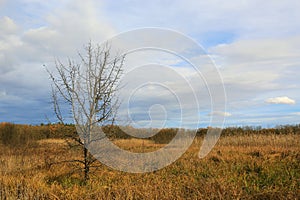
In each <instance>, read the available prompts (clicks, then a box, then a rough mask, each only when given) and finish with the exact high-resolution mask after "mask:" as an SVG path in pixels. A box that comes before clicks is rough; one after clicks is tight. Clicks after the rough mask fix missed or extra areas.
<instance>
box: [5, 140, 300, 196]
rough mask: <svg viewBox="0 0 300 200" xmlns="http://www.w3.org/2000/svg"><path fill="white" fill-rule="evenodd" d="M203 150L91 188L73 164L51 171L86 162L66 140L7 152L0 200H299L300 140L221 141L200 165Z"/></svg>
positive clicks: (128, 143)
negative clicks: (78, 160)
mask: <svg viewBox="0 0 300 200" xmlns="http://www.w3.org/2000/svg"><path fill="white" fill-rule="evenodd" d="M115 143H116V144H117V145H119V146H120V147H123V148H124V149H130V150H133V151H138V152H146V151H147V150H148V151H149V150H154V149H157V148H159V147H161V146H162V145H158V144H155V143H153V142H151V141H147V140H139V139H131V140H117V141H115ZM201 143H202V139H201V138H197V139H195V141H194V143H193V145H192V146H191V147H190V149H189V150H188V151H187V152H186V153H185V154H184V155H183V156H182V157H181V158H180V159H179V160H177V161H176V162H175V163H173V164H171V165H170V166H167V167H166V168H164V169H161V170H159V171H156V172H152V173H145V174H130V173H125V172H119V171H115V170H113V169H110V168H108V167H106V166H103V165H101V166H100V167H99V169H98V170H96V171H95V172H94V173H92V174H91V180H90V181H89V182H88V183H87V184H86V185H83V184H82V183H83V182H82V175H81V173H80V172H78V171H75V172H73V169H75V168H74V166H73V165H72V164H71V163H63V164H57V165H50V164H51V163H54V162H57V161H61V160H67V159H70V158H78V157H79V156H80V151H79V150H78V149H69V148H68V146H67V144H66V143H64V141H62V140H53V139H50V140H42V141H39V142H38V143H37V144H36V145H35V146H26V147H22V148H9V147H5V146H0V199H299V198H300V195H299V194H300V135H251V136H228V137H222V138H221V139H220V140H219V142H218V143H217V145H216V146H215V148H214V149H213V150H212V152H211V153H210V154H209V155H208V156H207V157H205V158H204V159H199V158H198V151H199V148H200V146H201ZM98 164H99V163H98ZM72 172H73V173H72Z"/></svg>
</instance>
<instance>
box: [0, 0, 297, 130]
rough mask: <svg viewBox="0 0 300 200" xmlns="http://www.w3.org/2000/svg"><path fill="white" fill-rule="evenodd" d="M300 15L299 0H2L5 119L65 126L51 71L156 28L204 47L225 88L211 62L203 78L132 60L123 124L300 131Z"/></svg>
mask: <svg viewBox="0 0 300 200" xmlns="http://www.w3.org/2000/svg"><path fill="white" fill-rule="evenodd" d="M299 8H300V2H299V1H298V0H286V1H280V0H273V1H258V0H230V1H221V0H211V1H206V0H205V1H204V0H187V1H176V0H173V1H168V0H160V1H158V0H153V1H135V0H133V1H129V0H120V1H108V0H102V1H96V0H95V1H93V0H87V1H84V2H83V1H79V0H72V1H71V0H49V1H41V0H0V122H13V123H26V124H40V123H48V122H49V121H50V122H56V121H57V119H55V116H54V113H53V107H52V104H51V90H50V88H51V87H50V85H51V81H50V80H49V75H48V74H47V71H46V70H45V67H44V66H47V67H49V68H51V67H53V66H54V61H55V59H60V60H61V61H67V59H68V58H74V59H76V56H78V54H77V53H78V52H80V51H81V50H82V49H83V47H84V45H85V44H86V43H87V42H89V41H93V42H94V43H102V42H104V41H106V40H108V39H110V38H112V37H117V36H118V35H119V34H122V33H126V32H130V31H132V30H136V29H140V28H149V27H155V28H161V29H163V30H172V31H175V32H177V33H180V34H182V35H184V36H186V37H187V38H190V39H191V40H193V41H194V42H196V43H197V44H199V46H201V47H203V52H206V54H207V55H208V56H209V58H210V59H211V60H212V63H213V67H214V68H215V69H216V70H217V71H218V72H219V75H220V77H221V79H218V80H221V82H218V84H215V85H214V84H211V85H210V86H209V87H210V90H207V85H206V83H207V81H208V82H209V83H213V81H215V80H216V79H217V78H218V77H217V75H216V74H213V73H209V72H207V73H206V71H205V63H203V62H199V63H200V65H201V66H200V68H201V67H202V68H201V70H202V72H203V74H204V75H205V77H204V78H203V77H202V78H201V77H200V76H199V74H197V70H195V68H193V67H192V66H191V65H190V63H188V62H187V61H186V60H184V61H183V60H182V59H181V58H180V57H178V56H176V55H172V54H170V52H169V53H168V52H161V51H157V50H156V51H155V50H149V51H146V50H145V51H137V52H135V53H130V54H129V55H128V58H126V60H125V68H126V70H127V71H126V70H125V71H126V76H124V80H126V81H127V84H126V87H127V88H125V89H123V90H122V91H120V95H121V97H122V98H124V99H126V101H125V102H124V103H123V104H122V105H121V106H120V110H119V112H118V113H119V115H120V118H122V119H126V120H127V121H130V122H131V123H133V124H134V125H135V126H137V127H178V126H179V127H180V126H182V127H184V128H195V127H206V126H209V125H211V124H212V117H216V118H218V117H219V118H218V119H219V120H220V122H222V123H223V125H224V126H246V125H249V126H263V127H273V126H276V125H284V124H299V123H300V92H299V91H300V81H299V77H300V23H299V19H300V12H299ZM167 32H168V31H167ZM149 37H152V36H150V33H149V32H148V35H147V32H146V33H145V35H144V39H145V40H147V39H149ZM164 37H165V38H159V40H160V41H162V43H163V41H170V37H169V36H168V35H165V36H164ZM171 45H172V47H174V48H177V49H180V48H183V45H182V44H181V43H179V42H178V43H176V42H174V43H172V44H171ZM181 52H183V51H181ZM203 52H198V53H199V55H193V56H194V57H191V60H197V59H202V57H201V55H202V53H203ZM194 53H197V52H194ZM202 61H203V60H202ZM202 65H203V66H202ZM133 66H134V67H133ZM215 72H216V71H214V73H215ZM146 80H147V81H146ZM221 83H222V84H221ZM223 87H224V88H225V94H226V95H225V97H224V96H222V95H221V90H220V89H222V88H223ZM211 94H213V98H215V99H214V100H213V101H212V100H211V98H212V96H211ZM122 98H121V99H122ZM212 102H213V103H216V104H218V103H220V104H222V103H224V104H225V106H224V109H223V107H222V108H220V109H212V107H213V106H212V105H210V103H212ZM126 120H124V121H126ZM223 120H224V121H223ZM120 121H121V120H120Z"/></svg>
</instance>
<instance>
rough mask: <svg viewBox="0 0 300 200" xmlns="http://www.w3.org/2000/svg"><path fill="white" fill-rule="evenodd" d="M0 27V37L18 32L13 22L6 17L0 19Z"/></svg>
mask: <svg viewBox="0 0 300 200" xmlns="http://www.w3.org/2000/svg"><path fill="white" fill-rule="evenodd" d="M0 27H1V29H0V35H2V34H12V33H15V32H16V31H17V30H18V26H17V25H16V24H15V22H14V21H13V20H12V19H11V18H9V17H7V16H4V17H2V18H0ZM2 36H3V35H2Z"/></svg>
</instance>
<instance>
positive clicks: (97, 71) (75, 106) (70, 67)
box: [47, 42, 125, 182]
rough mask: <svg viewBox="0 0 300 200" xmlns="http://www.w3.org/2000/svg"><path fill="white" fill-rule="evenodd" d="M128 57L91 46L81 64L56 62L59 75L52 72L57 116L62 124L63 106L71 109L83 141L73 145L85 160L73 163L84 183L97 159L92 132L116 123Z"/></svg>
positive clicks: (90, 44)
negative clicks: (80, 148)
mask: <svg viewBox="0 0 300 200" xmlns="http://www.w3.org/2000/svg"><path fill="white" fill-rule="evenodd" d="M124 58H125V55H112V52H111V48H110V45H108V44H104V45H96V46H93V45H92V43H91V42H90V43H88V45H87V46H86V47H85V55H83V54H80V53H79V61H77V62H75V61H72V60H70V59H69V60H68V63H67V64H63V63H62V62H61V61H59V60H57V61H56V65H55V66H56V72H50V70H47V71H48V73H49V74H50V77H51V80H52V82H53V85H52V98H53V105H54V112H55V114H56V117H57V118H58V119H59V121H60V122H61V123H64V121H65V118H64V117H65V116H64V114H63V111H64V110H63V109H62V106H65V105H66V104H67V105H68V106H69V107H70V110H71V115H72V118H73V119H74V120H75V123H76V125H77V129H76V130H77V133H78V134H79V135H80V137H76V136H73V139H74V141H76V143H77V144H78V145H80V146H81V147H82V150H83V152H82V159H81V160H72V162H77V163H79V164H80V165H81V166H82V169H83V172H84V181H85V182H86V181H87V180H89V173H90V167H91V165H92V164H93V163H94V162H95V158H93V156H92V155H91V154H90V153H89V151H88V149H89V145H90V144H91V143H92V142H93V141H94V140H95V139H101V138H95V137H93V128H94V127H95V126H97V127H100V126H103V125H106V124H110V123H113V122H114V119H115V114H116V111H117V108H118V97H117V96H116V91H117V90H118V89H119V84H118V83H119V80H120V76H121V74H122V66H123V63H124Z"/></svg>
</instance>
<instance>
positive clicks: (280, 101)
mask: <svg viewBox="0 0 300 200" xmlns="http://www.w3.org/2000/svg"><path fill="white" fill-rule="evenodd" d="M266 103H270V104H289V105H293V104H296V101H295V100H293V99H290V98H289V97H286V96H282V97H274V98H269V99H267V100H266Z"/></svg>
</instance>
